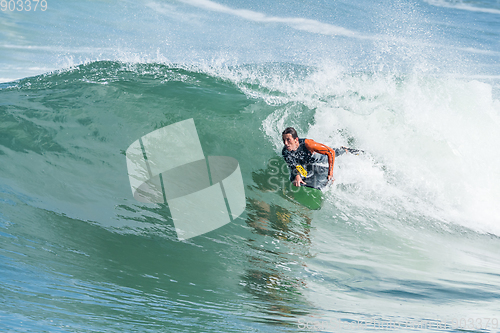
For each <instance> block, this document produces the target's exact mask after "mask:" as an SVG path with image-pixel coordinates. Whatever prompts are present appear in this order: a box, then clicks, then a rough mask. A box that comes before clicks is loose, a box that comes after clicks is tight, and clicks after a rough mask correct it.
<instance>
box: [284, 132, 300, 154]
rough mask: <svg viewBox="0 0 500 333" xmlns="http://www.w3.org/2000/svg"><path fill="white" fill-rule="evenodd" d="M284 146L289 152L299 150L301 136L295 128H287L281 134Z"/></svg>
mask: <svg viewBox="0 0 500 333" xmlns="http://www.w3.org/2000/svg"><path fill="white" fill-rule="evenodd" d="M281 137H282V138H283V144H284V145H285V147H286V149H287V150H288V151H294V150H297V148H299V136H298V135H297V131H296V130H295V128H293V127H287V128H286V129H285V130H284V131H283V133H282V134H281Z"/></svg>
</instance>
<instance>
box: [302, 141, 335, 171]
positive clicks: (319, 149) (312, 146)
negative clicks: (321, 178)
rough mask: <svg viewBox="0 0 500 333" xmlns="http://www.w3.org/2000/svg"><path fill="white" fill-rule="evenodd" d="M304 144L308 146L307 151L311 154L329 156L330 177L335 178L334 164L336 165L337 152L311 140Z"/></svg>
mask: <svg viewBox="0 0 500 333" xmlns="http://www.w3.org/2000/svg"><path fill="white" fill-rule="evenodd" d="M304 143H305V145H306V148H307V150H309V151H310V152H311V153H320V154H323V155H326V156H328V166H329V167H328V177H330V176H333V164H334V163H335V151H334V150H333V149H332V148H330V147H328V146H325V145H324V144H321V143H318V142H316V141H314V140H311V139H305V140H304Z"/></svg>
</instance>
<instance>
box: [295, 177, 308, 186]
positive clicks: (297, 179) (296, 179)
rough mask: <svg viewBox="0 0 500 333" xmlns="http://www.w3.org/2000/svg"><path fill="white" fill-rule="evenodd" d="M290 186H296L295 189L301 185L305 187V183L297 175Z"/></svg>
mask: <svg viewBox="0 0 500 333" xmlns="http://www.w3.org/2000/svg"><path fill="white" fill-rule="evenodd" d="M292 184H293V185H295V186H297V187H299V186H300V185H301V184H304V185H305V184H306V182H305V181H303V180H302V178H301V177H300V175H297V176H295V179H294V180H293V182H292Z"/></svg>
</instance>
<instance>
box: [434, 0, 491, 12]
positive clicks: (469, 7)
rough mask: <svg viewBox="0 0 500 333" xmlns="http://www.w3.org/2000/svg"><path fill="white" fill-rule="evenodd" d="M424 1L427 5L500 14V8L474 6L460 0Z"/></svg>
mask: <svg viewBox="0 0 500 333" xmlns="http://www.w3.org/2000/svg"><path fill="white" fill-rule="evenodd" d="M425 1H426V2H427V3H428V4H429V5H432V6H437V7H445V8H453V9H460V10H467V11H470V12H479V13H488V14H496V15H500V9H494V8H481V7H475V6H472V5H470V4H465V3H463V2H462V1H458V2H453V3H450V2H447V1H444V0H425Z"/></svg>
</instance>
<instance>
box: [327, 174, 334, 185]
mask: <svg viewBox="0 0 500 333" xmlns="http://www.w3.org/2000/svg"><path fill="white" fill-rule="evenodd" d="M328 181H329V182H330V183H332V184H333V182H334V181H335V178H333V175H328Z"/></svg>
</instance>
